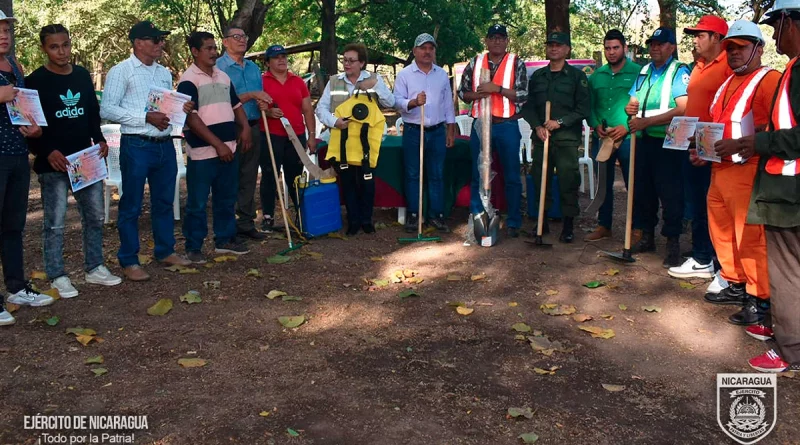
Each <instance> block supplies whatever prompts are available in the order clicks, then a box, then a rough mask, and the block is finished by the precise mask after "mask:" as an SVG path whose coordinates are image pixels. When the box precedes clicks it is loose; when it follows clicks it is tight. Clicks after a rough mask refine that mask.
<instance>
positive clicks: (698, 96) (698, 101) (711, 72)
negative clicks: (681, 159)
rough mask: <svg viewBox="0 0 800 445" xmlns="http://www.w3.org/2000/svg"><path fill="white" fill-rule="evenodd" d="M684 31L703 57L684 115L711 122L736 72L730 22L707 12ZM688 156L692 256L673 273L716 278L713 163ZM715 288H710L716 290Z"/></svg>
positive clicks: (689, 89)
mask: <svg viewBox="0 0 800 445" xmlns="http://www.w3.org/2000/svg"><path fill="white" fill-rule="evenodd" d="M683 32H685V33H686V34H689V35H691V36H693V38H694V49H695V51H696V52H697V54H698V56H699V58H698V60H697V63H696V64H695V66H694V68H693V69H692V75H691V77H690V79H689V86H688V87H687V90H686V91H687V93H688V95H689V96H688V100H687V102H686V112H685V113H684V116H687V117H697V118H699V120H700V122H711V115H710V114H709V109H708V105H709V104H710V103H711V102H712V101H713V99H714V95H715V94H716V92H717V90H718V89H719V87H720V86H721V85H722V84H723V83H724V82H725V80H726V79H727V78H728V77H729V76H730V75H731V74H733V72H732V71H731V69H730V67H729V66H728V59H727V57H728V56H727V54H726V53H725V51H724V50H723V48H722V39H723V38H724V37H725V35H726V34H727V33H728V24H727V23H726V22H725V20H723V19H722V18H720V17H717V16H713V15H705V16H703V17H702V18H701V19H700V21H699V22H697V25H696V26H694V27H693V28H684V30H683ZM686 159H687V161H686V163H685V169H684V178H685V181H686V182H685V184H684V187H686V189H687V191H688V193H687V194H686V198H687V199H688V200H689V203H690V208H691V209H692V213H693V214H692V215H691V216H692V255H691V257H689V258H688V259H687V260H686V261H685V262H684V263H683V264H681V265H680V266H677V267H671V268H670V269H669V275H670V276H672V277H675V278H714V262H713V259H714V246H713V245H712V244H711V238H710V236H709V232H708V212H707V210H706V195H708V187H709V185H710V184H711V166H710V165H704V166H701V167H694V166H692V165H691V164H690V163H689V161H688V156H687V158H686ZM716 282H717V281H716V280H715V281H714V283H716ZM712 284H713V283H712ZM714 290H715V289H709V291H711V292H712V293H713V291H714ZM717 292H719V290H717Z"/></svg>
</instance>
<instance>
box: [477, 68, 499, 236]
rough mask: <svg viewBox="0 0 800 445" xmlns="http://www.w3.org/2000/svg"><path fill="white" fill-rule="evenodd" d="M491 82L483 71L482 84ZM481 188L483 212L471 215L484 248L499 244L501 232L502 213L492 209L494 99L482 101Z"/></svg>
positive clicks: (486, 98) (486, 71) (485, 71)
mask: <svg viewBox="0 0 800 445" xmlns="http://www.w3.org/2000/svg"><path fill="white" fill-rule="evenodd" d="M488 81H489V70H483V71H481V83H484V82H488ZM479 128H480V139H481V154H480V175H481V178H480V182H481V184H480V187H479V194H480V198H481V204H482V205H483V211H482V212H480V213H478V214H476V215H471V216H472V218H473V231H474V235H475V239H476V240H477V241H478V242H479V243H480V245H481V246H483V247H492V246H494V245H495V244H497V241H498V240H499V232H500V212H498V211H497V210H496V209H495V208H494V207H492V171H491V170H492V167H491V164H492V97H491V96H488V97H485V98H483V99H481V115H480V127H479Z"/></svg>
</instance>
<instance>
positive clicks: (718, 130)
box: [695, 122, 725, 162]
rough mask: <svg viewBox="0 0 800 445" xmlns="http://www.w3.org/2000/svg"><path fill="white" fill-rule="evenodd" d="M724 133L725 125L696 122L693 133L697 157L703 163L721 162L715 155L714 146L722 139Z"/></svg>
mask: <svg viewBox="0 0 800 445" xmlns="http://www.w3.org/2000/svg"><path fill="white" fill-rule="evenodd" d="M724 132H725V124H717V123H711V122H698V123H697V126H696V131H695V145H696V146H697V156H699V157H700V159H703V160H704V161H711V162H722V158H721V157H719V156H717V155H716V154H715V150H714V144H715V143H716V142H717V141H719V140H721V139H722V135H723V134H724Z"/></svg>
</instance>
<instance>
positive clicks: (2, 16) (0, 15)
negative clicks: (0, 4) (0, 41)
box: [0, 11, 17, 22]
mask: <svg viewBox="0 0 800 445" xmlns="http://www.w3.org/2000/svg"><path fill="white" fill-rule="evenodd" d="M3 21H5V22H16V21H17V19H15V18H14V17H8V16H7V15H6V13H5V12H3V11H0V22H3Z"/></svg>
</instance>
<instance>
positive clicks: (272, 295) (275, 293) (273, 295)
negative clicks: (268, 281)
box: [264, 289, 288, 300]
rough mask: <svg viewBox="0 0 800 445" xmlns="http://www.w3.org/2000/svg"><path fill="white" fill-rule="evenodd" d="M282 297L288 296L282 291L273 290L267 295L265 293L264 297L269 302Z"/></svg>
mask: <svg viewBox="0 0 800 445" xmlns="http://www.w3.org/2000/svg"><path fill="white" fill-rule="evenodd" d="M284 295H288V294H287V293H286V292H284V291H282V290H276V289H273V290H271V291H269V293H267V294H266V295H264V296H265V297H267V298H269V299H270V300H274V299H276V298H278V297H282V296H284Z"/></svg>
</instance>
